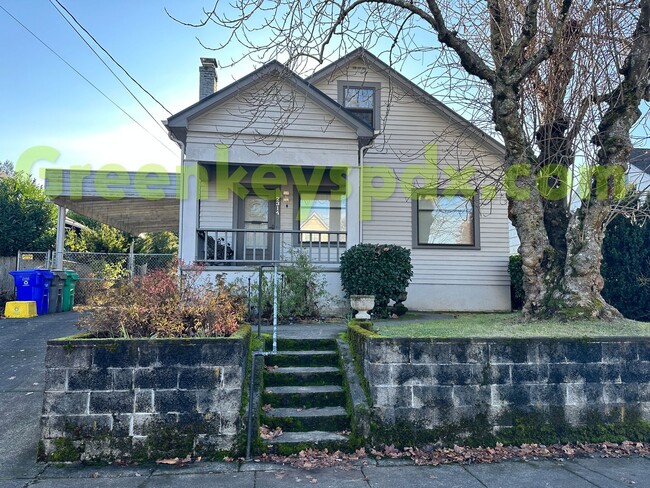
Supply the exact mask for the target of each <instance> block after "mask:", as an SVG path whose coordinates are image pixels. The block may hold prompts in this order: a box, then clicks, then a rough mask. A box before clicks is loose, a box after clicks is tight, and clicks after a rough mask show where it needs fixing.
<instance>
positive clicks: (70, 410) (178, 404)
mask: <svg viewBox="0 0 650 488" xmlns="http://www.w3.org/2000/svg"><path fill="white" fill-rule="evenodd" d="M248 344H249V335H248V332H246V333H244V334H241V335H240V337H238V338H202V339H154V340H148V339H132V340H123V339H118V340H108V339H70V340H53V341H49V342H48V346H47V354H46V359H45V362H46V380H45V394H44V400H43V411H42V418H41V425H42V432H41V446H40V453H39V455H40V457H41V458H42V459H50V460H66V461H68V460H75V458H76V459H81V460H96V459H116V458H137V459H144V458H158V457H162V456H178V455H180V456H185V455H187V454H192V453H193V454H196V455H204V456H206V455H207V456H210V455H216V454H218V453H223V452H228V451H231V450H232V449H233V448H234V447H235V446H236V443H237V439H238V435H239V433H240V428H241V425H240V424H241V419H240V409H241V405H242V404H241V402H242V391H243V390H242V387H243V382H244V376H245V374H246V361H247V357H248V347H249V346H248Z"/></svg>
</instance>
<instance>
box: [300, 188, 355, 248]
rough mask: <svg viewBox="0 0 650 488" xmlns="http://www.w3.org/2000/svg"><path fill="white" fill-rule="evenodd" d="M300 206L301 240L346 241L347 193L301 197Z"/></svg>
mask: <svg viewBox="0 0 650 488" xmlns="http://www.w3.org/2000/svg"><path fill="white" fill-rule="evenodd" d="M299 200H300V204H299V207H298V221H299V230H301V231H306V232H303V233H301V234H300V242H303V243H304V242H319V241H320V242H327V241H328V240H329V241H330V242H341V243H344V242H345V234H328V232H343V233H344V232H345V229H346V201H345V195H343V194H336V193H317V194H316V195H313V196H310V197H307V198H303V197H301V198H300V199H299Z"/></svg>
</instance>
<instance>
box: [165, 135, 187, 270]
mask: <svg viewBox="0 0 650 488" xmlns="http://www.w3.org/2000/svg"><path fill="white" fill-rule="evenodd" d="M167 134H168V135H169V138H170V139H171V140H172V141H174V142H175V143H176V144H178V146H179V147H180V148H181V172H180V175H179V177H180V185H179V186H178V190H177V191H178V198H179V200H180V202H179V204H180V208H179V212H180V214H179V216H178V272H179V274H180V272H181V271H182V269H181V268H182V265H181V256H182V255H183V215H184V213H185V212H184V208H185V198H184V197H183V189H184V188H185V165H184V164H183V163H184V162H185V143H184V142H182V141H179V140H178V139H177V138H176V136H175V135H174V134H173V133H172V132H171V131H168V132H167Z"/></svg>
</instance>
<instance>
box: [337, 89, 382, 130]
mask: <svg viewBox="0 0 650 488" xmlns="http://www.w3.org/2000/svg"><path fill="white" fill-rule="evenodd" d="M346 88H372V89H373V90H374V91H375V100H374V107H373V109H372V121H373V124H372V125H373V127H372V130H380V126H381V83H378V82H374V81H352V80H338V82H337V90H338V102H339V104H341V105H342V106H343V108H345V109H346V110H349V109H348V108H346V107H345V89H346ZM350 113H352V114H353V112H352V111H350ZM353 115H354V114H353ZM355 118H356V117H355ZM359 120H361V119H359ZM362 122H363V120H362ZM364 124H365V122H364Z"/></svg>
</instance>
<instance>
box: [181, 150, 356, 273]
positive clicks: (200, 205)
mask: <svg viewBox="0 0 650 488" xmlns="http://www.w3.org/2000/svg"><path fill="white" fill-rule="evenodd" d="M219 164H220V163H217V164H215V163H191V162H190V163H189V164H188V163H186V164H185V166H184V169H185V170H186V171H188V172H189V173H190V174H196V175H197V176H196V178H197V180H198V181H199V184H198V185H197V186H198V188H199V189H198V191H197V192H196V194H189V195H187V198H184V199H183V201H182V202H181V258H182V260H183V262H185V263H191V262H196V263H199V264H202V265H205V266H207V267H208V268H211V267H224V266H228V267H229V268H228V269H233V268H235V267H241V268H244V267H250V266H259V265H264V266H268V265H273V264H277V263H292V262H295V261H296V259H298V257H299V256H305V255H306V256H307V257H308V258H309V260H310V261H311V262H312V263H313V264H315V265H318V266H319V267H322V268H327V269H329V270H338V265H339V262H340V258H341V255H342V254H343V253H344V252H345V250H346V249H348V248H349V247H350V246H353V245H354V244H357V243H358V242H359V234H360V232H359V228H360V225H359V223H360V219H359V169H358V167H356V166H355V167H352V168H349V167H340V166H339V167H336V166H335V167H303V166H290V165H285V166H273V167H272V168H270V169H268V170H267V171H266V172H264V171H260V168H262V167H261V166H256V165H238V166H235V165H233V164H230V165H224V166H225V168H224V167H221V168H218V167H217V166H218V165H219ZM193 165H194V167H192V166H193ZM267 166H269V167H270V165H267ZM238 172H239V173H238ZM268 173H273V179H272V178H270V177H268ZM233 174H243V175H245V176H243V177H242V178H240V179H239V181H238V182H237V184H238V185H239V186H238V187H235V188H233V187H231V188H227V189H224V188H221V187H220V186H219V185H220V184H223V182H224V180H225V178H226V177H229V178H230V177H231V175H233ZM306 182H309V183H306ZM228 184H230V185H232V182H231V181H228ZM188 188H189V190H190V192H191V191H192V190H193V185H189V187H188ZM194 222H196V224H195V227H194V228H193V229H192V227H191V226H192V225H193V223H194ZM224 271H225V270H224Z"/></svg>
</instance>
